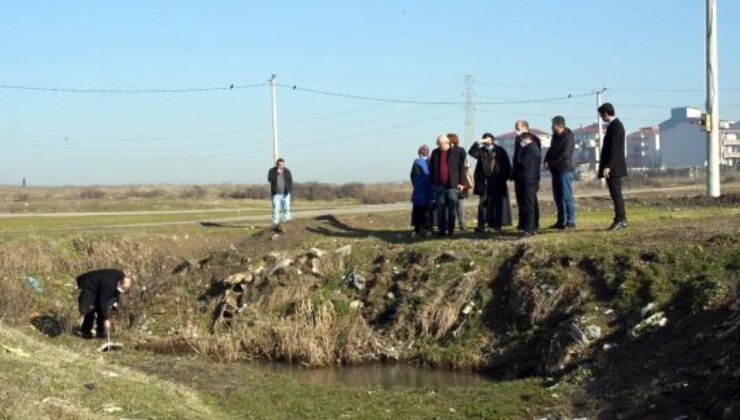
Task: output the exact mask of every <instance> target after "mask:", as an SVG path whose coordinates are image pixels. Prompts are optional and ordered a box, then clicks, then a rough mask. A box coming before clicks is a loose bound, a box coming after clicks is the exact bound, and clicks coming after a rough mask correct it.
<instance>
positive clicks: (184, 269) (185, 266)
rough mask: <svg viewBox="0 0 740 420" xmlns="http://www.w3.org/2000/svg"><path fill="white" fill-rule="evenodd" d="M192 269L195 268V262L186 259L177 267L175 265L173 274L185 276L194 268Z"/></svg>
mask: <svg viewBox="0 0 740 420" xmlns="http://www.w3.org/2000/svg"><path fill="white" fill-rule="evenodd" d="M192 269H193V263H191V262H190V261H189V260H185V261H183V262H181V263H180V264H178V265H177V267H175V268H174V269H173V270H172V274H177V275H180V276H184V275H186V274H188V273H189V272H190V270H192Z"/></svg>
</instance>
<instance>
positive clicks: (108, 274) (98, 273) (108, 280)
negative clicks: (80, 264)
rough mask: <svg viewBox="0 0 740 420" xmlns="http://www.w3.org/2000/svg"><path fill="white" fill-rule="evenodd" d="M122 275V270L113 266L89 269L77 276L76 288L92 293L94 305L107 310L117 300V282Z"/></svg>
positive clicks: (118, 293)
mask: <svg viewBox="0 0 740 420" xmlns="http://www.w3.org/2000/svg"><path fill="white" fill-rule="evenodd" d="M124 277H126V275H125V274H124V273H123V271H121V270H116V269H113V268H106V269H102V270H95V271H89V272H87V273H84V274H81V275H79V276H78V277H77V288H78V289H80V290H84V291H86V292H88V293H90V295H92V294H94V296H95V307H96V308H99V309H100V310H102V311H103V312H108V311H110V308H111V306H112V305H113V303H114V302H117V301H118V298H119V296H120V292H119V291H118V282H120V281H121V280H123V278H124Z"/></svg>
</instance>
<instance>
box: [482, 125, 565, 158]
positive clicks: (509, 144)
mask: <svg viewBox="0 0 740 420" xmlns="http://www.w3.org/2000/svg"><path fill="white" fill-rule="evenodd" d="M529 132H530V133H532V134H534V135H535V136H537V137H539V139H540V141H541V142H542V157H543V158H544V157H545V153H547V149H549V148H550V142H551V141H552V135H550V134H548V133H546V132H544V131H542V130H538V129H536V128H531V129H530V130H529ZM516 136H517V133H516V131H512V132H509V133H506V134H501V135H499V136H496V144H497V145H499V146H501V147H503V148H504V149H505V150H506V153H508V154H509V159H512V158H513V157H514V139H516Z"/></svg>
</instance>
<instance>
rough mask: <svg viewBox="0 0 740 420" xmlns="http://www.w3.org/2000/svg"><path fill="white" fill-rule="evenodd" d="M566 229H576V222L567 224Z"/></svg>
mask: <svg viewBox="0 0 740 420" xmlns="http://www.w3.org/2000/svg"><path fill="white" fill-rule="evenodd" d="M565 230H576V224H575V223H568V224H567V225H565Z"/></svg>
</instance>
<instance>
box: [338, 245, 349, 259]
mask: <svg viewBox="0 0 740 420" xmlns="http://www.w3.org/2000/svg"><path fill="white" fill-rule="evenodd" d="M334 253H335V254H337V255H339V256H340V257H349V256H350V255H352V245H345V246H343V247H341V248H337V250H336V251H334Z"/></svg>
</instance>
